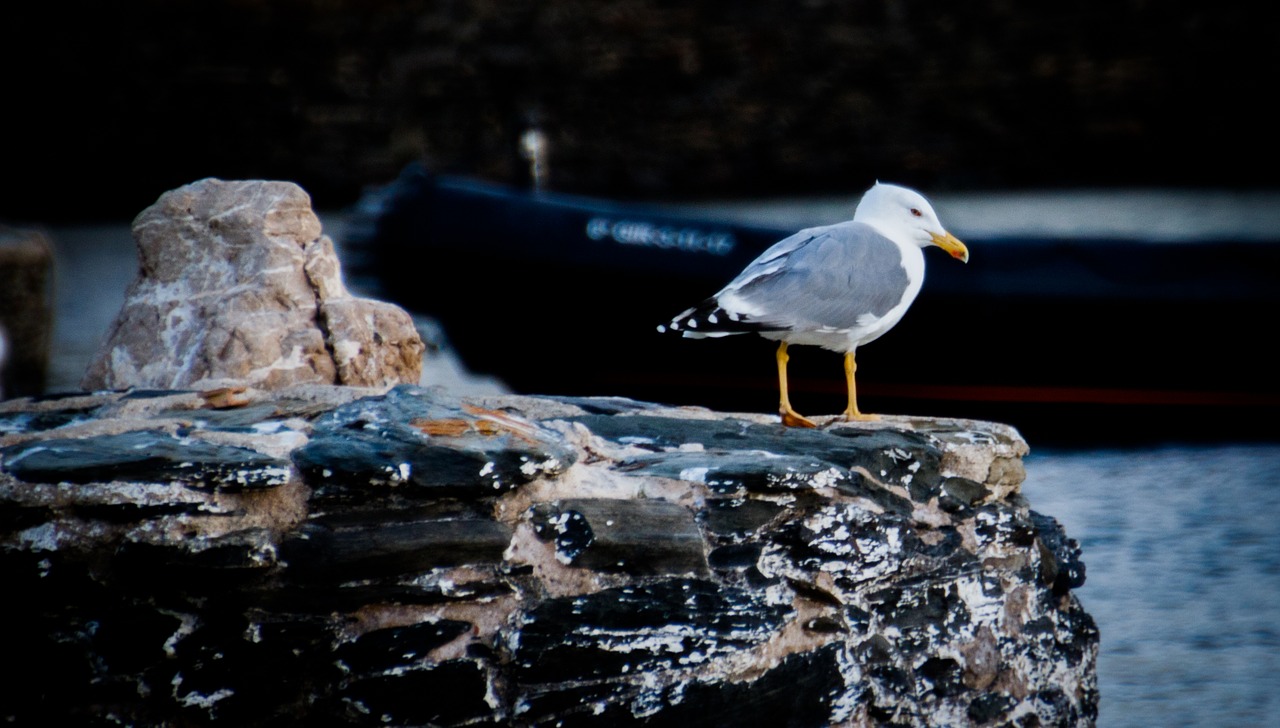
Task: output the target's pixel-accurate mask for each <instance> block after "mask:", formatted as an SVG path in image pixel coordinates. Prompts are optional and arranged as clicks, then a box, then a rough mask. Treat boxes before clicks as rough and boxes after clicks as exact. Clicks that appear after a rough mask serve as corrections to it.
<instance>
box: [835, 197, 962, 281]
mask: <svg viewBox="0 0 1280 728" xmlns="http://www.w3.org/2000/svg"><path fill="white" fill-rule="evenodd" d="M853 219H854V221H855V222H862V223H866V224H868V225H870V226H872V227H874V228H875V229H877V230H879V231H880V232H881V233H883V234H884V235H886V236H888V237H889V238H891V239H893V240H897V241H899V242H907V241H910V242H912V243H915V244H916V245H919V246H920V247H922V248H924V247H927V246H929V245H936V246H938V247H939V248H942V249H943V250H945V251H947V253H949V254H950V255H951V257H952V258H956V259H958V260H961V261H963V262H965V263H968V262H969V249H968V248H966V247H965V245H964V243H962V242H960V241H959V240H958V239H957V238H956V237H955V236H954V235H952V234H951V233H949V232H947V231H946V229H945V228H943V227H942V223H941V222H939V221H938V213H936V212H934V211H933V206H932V205H930V204H929V201H928V200H926V199H925V198H924V195H922V194H920V193H919V192H916V191H915V190H911V189H907V188H906V187H900V186H898V185H890V184H884V183H883V182H877V183H876V184H875V186H874V187H872V188H871V189H869V190H867V192H866V194H864V195H863V196H862V200H861V201H860V202H859V203H858V209H857V210H855V211H854V213H853Z"/></svg>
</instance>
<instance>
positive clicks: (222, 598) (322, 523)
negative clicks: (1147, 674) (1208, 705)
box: [0, 385, 1098, 726]
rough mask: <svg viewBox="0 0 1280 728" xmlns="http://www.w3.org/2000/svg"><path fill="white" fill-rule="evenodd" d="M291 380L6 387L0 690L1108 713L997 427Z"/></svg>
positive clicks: (926, 715)
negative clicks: (55, 389)
mask: <svg viewBox="0 0 1280 728" xmlns="http://www.w3.org/2000/svg"><path fill="white" fill-rule="evenodd" d="M776 420H777V418H776V417H767V416H758V415H744V414H722V413H716V412H711V411H707V410H702V409H697V408H664V407H660V406H656V405H651V404H645V403H641V402H635V401H631V400H626V399H616V398H545V397H520V396H511V395H506V396H495V397H484V398H475V399H462V400H458V399H454V398H453V397H451V396H449V395H446V394H445V393H444V392H443V391H442V390H439V389H423V388H419V387H412V386H400V387H396V388H393V389H391V390H389V391H386V392H382V391H380V390H361V389H358V388H351V387H332V386H328V387H324V386H314V385H313V386H299V387H292V388H287V389H283V390H278V391H274V392H266V391H261V390H255V389H251V390H248V391H246V392H244V393H243V395H242V396H241V397H240V398H238V399H237V400H236V401H235V402H232V403H228V402H226V401H224V400H223V399H222V398H220V397H218V396H216V395H214V394H211V393H209V392H204V393H196V392H182V391H178V392H175V391H168V392H159V391H149V392H148V391H134V392H128V393H125V392H102V393H95V394H87V395H82V396H68V397H62V398H56V399H43V400H38V401H31V400H15V401H11V402H6V403H0V579H2V580H3V581H2V583H3V584H4V585H5V588H6V589H7V590H8V591H9V593H11V594H13V595H15V597H14V598H13V599H11V600H9V614H10V616H9V621H10V624H11V626H12V629H11V630H10V635H9V637H8V638H7V640H8V641H7V643H6V648H7V650H8V653H9V654H10V655H11V662H12V663H13V665H14V666H15V667H18V668H20V669H18V670H16V675H15V676H13V677H10V678H8V679H7V680H8V684H7V686H6V690H5V691H4V693H3V696H4V697H3V698H0V700H2V701H3V704H0V716H3V718H4V719H5V720H8V721H10V722H17V723H19V724H21V723H24V722H28V721H32V722H34V721H40V722H45V723H49V722H58V719H63V720H64V721H69V722H71V723H75V724H96V723H101V722H118V723H125V724H145V725H214V724H223V725H237V726H253V725H278V724H281V723H286V724H291V725H379V726H382V725H458V726H461V725H610V726H612V725H642V724H643V725H682V726H683V725H694V726H699V725H705V726H748V725H768V726H774V725H788V726H823V725H832V724H840V725H852V726H865V725H895V726H938V725H948V726H958V725H977V726H988V725H989V726H1005V725H1060V726H1066V725H1091V724H1093V723H1094V722H1095V720H1096V717H1097V700H1098V693H1097V682H1096V674H1095V663H1096V659H1097V651H1098V632H1097V629H1096V627H1095V625H1094V623H1093V620H1092V619H1091V618H1090V617H1089V615H1088V614H1087V613H1085V612H1084V610H1083V609H1082V608H1081V606H1080V603H1079V602H1078V601H1077V599H1076V597H1075V596H1074V594H1073V593H1072V590H1073V589H1074V588H1075V587H1078V586H1079V585H1080V584H1082V583H1083V581H1084V565H1083V564H1082V563H1081V560H1080V551H1079V547H1078V545H1077V544H1076V543H1075V542H1074V541H1072V540H1071V539H1069V538H1067V537H1066V535H1065V534H1064V533H1063V531H1062V529H1061V527H1060V526H1059V525H1058V524H1057V522H1056V521H1054V520H1053V519H1052V518H1051V517H1048V516H1045V515H1041V514H1038V513H1036V512H1035V511H1033V510H1031V508H1030V506H1029V504H1028V503H1027V502H1026V501H1025V500H1024V499H1023V497H1022V496H1021V495H1020V493H1019V486H1020V483H1021V481H1022V477H1023V469H1022V460H1021V459H1022V456H1023V455H1024V454H1025V452H1026V450H1027V447H1026V444H1025V442H1023V440H1022V439H1021V437H1019V435H1018V434H1017V432H1016V431H1014V430H1012V429H1011V428H1008V427H1005V426H1001V425H997V424H992V423H982V422H972V421H963V420H939V419H925V418H895V417H887V418H885V420H884V421H883V422H879V423H872V424H831V425H829V426H827V427H824V428H823V429H818V430H799V429H790V428H784V427H782V426H780V425H779V424H778V423H777V421H776Z"/></svg>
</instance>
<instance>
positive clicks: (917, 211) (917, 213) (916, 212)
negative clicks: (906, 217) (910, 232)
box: [911, 207, 924, 217]
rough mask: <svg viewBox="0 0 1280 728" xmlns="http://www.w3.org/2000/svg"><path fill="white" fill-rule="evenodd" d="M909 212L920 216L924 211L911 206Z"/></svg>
mask: <svg viewBox="0 0 1280 728" xmlns="http://www.w3.org/2000/svg"><path fill="white" fill-rule="evenodd" d="M911 214H912V215H915V216H916V217H920V216H921V215H923V214H924V213H923V212H920V211H919V210H917V209H916V208H914V207H913V208H911Z"/></svg>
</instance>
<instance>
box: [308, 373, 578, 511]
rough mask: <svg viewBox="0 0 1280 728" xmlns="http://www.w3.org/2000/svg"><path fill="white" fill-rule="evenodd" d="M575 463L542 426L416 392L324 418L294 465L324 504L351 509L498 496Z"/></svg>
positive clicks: (410, 389)
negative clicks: (388, 499) (392, 493)
mask: <svg viewBox="0 0 1280 728" xmlns="http://www.w3.org/2000/svg"><path fill="white" fill-rule="evenodd" d="M574 458H575V454H574V452H573V451H572V450H571V449H569V448H567V447H565V446H564V445H562V444H561V443H560V442H559V438H558V437H557V436H555V435H554V433H550V432H547V431H545V430H544V429H543V428H541V427H539V426H538V425H537V424H535V423H531V422H528V421H526V420H523V419H522V418H520V417H518V416H514V415H508V414H505V413H502V412H496V411H490V410H485V409H483V408H479V407H475V406H472V405H466V404H463V403H460V402H458V401H456V400H453V399H451V398H449V397H447V396H446V395H444V394H443V393H442V392H441V391H440V390H435V389H424V388H421V387H416V386H411V385H400V386H398V387H396V388H394V389H392V390H391V391H389V392H388V393H387V394H386V395H384V396H381V397H370V398H366V399H362V400H357V401H355V402H352V403H350V404H347V405H343V406H341V407H339V408H337V409H336V410H334V411H332V412H330V413H328V414H326V415H324V416H323V417H320V418H319V419H318V420H317V421H316V422H315V431H314V433H313V435H312V437H311V441H310V442H308V443H307V444H306V445H305V446H303V447H301V448H299V449H298V450H297V451H295V452H294V455H293V459H294V463H295V464H296V465H297V467H298V469H299V471H301V473H302V475H303V478H304V479H305V480H306V482H307V484H308V485H310V486H311V487H312V488H313V489H314V490H315V491H316V494H317V496H318V497H320V498H335V499H338V500H340V501H344V502H349V503H359V502H366V501H368V500H369V499H371V498H372V499H376V498H379V497H381V494H380V493H378V492H377V491H378V490H381V489H384V488H394V489H396V490H397V494H398V495H401V496H403V497H406V498H422V499H433V498H441V497H462V498H480V497H487V496H496V495H500V494H502V493H503V492H505V491H508V490H511V489H513V488H516V487H518V486H520V485H522V484H524V483H527V482H529V481H531V480H533V479H534V478H535V477H537V476H538V475H541V474H554V473H556V472H559V471H561V470H563V469H564V468H567V467H568V466H569V465H571V464H572V463H573V460H574ZM371 489H372V491H373V492H370V491H371Z"/></svg>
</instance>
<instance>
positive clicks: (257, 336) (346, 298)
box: [82, 179, 424, 390]
mask: <svg viewBox="0 0 1280 728" xmlns="http://www.w3.org/2000/svg"><path fill="white" fill-rule="evenodd" d="M133 235H134V238H135V240H136V241H137V244H138V257H139V272H138V277H137V278H136V279H135V280H134V282H133V283H132V284H131V285H130V287H129V291H128V294H127V297H126V300H125V304H124V306H123V308H122V309H121V310H120V313H119V315H118V316H117V317H116V319H115V322H114V323H113V324H112V326H111V330H110V333H109V335H108V336H107V338H106V340H105V342H104V344H103V345H102V347H101V348H100V349H99V351H98V352H97V354H96V355H95V356H94V358H93V360H92V362H91V363H90V365H89V368H88V371H87V372H86V374H85V377H84V380H83V382H82V386H83V387H84V388H85V389H88V390H99V389H126V388H131V387H140V388H179V387H186V388H208V387H213V386H218V385H226V384H235V385H249V386H254V387H260V388H267V389H275V388H279V387H285V386H289V385H293V384H300V383H319V384H342V385H348V386H391V385H394V384H401V383H416V382H417V381H418V378H419V376H420V373H421V368H422V361H421V357H422V352H423V348H424V347H423V343H422V340H421V338H420V337H419V335H418V333H417V331H416V330H415V329H414V326H413V322H412V320H411V319H410V317H409V315H408V314H407V313H405V312H404V311H403V310H402V309H400V308H398V307H396V306H393V305H390V304H387V303H383V302H380V301H373V300H368V299H363V298H356V297H354V296H352V295H351V294H350V293H349V292H348V291H347V290H346V288H345V287H344V285H343V282H342V274H341V267H340V265H339V262H338V259H337V256H336V255H335V253H334V247H333V242H332V241H331V240H330V239H329V238H328V237H327V236H325V235H323V234H322V233H321V227H320V220H319V218H317V217H316V215H315V213H314V212H313V211H312V209H311V200H310V198H309V197H308V196H307V194H306V192H304V191H303V190H302V188H300V187H298V186H297V185H295V184H293V183H290V182H272V181H222V180H217V179H205V180H201V181H199V182H195V183H193V184H190V185H186V186H184V187H180V188H178V189H176V190H171V191H169V192H166V193H165V194H163V195H161V196H160V199H159V200H157V201H156V203H155V204H154V205H152V206H151V207H149V208H147V209H146V210H144V211H143V212H142V213H141V214H139V215H138V217H137V218H136V219H135V220H134V222H133Z"/></svg>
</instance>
